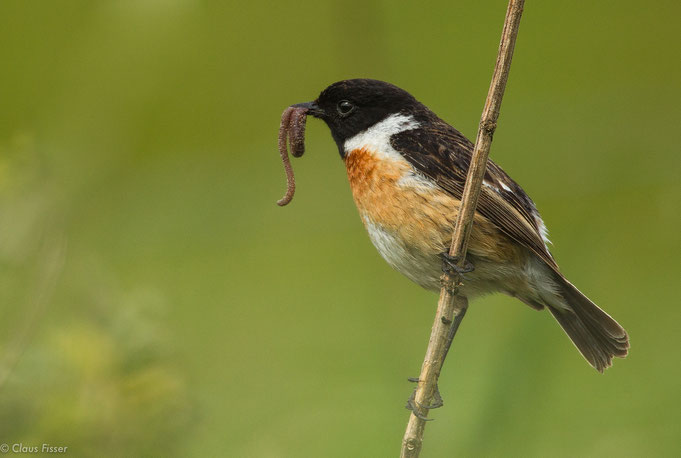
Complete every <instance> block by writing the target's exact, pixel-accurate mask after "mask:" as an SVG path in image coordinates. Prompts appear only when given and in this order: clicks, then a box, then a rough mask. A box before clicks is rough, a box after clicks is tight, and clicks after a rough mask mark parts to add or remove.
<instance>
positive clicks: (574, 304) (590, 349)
mask: <svg viewBox="0 0 681 458" xmlns="http://www.w3.org/2000/svg"><path fill="white" fill-rule="evenodd" d="M556 283H557V284H558V285H559V286H560V291H559V292H560V295H561V296H562V297H563V298H564V299H565V302H566V303H567V305H568V306H569V309H568V310H565V309H557V308H554V307H551V306H549V307H548V309H549V310H550V311H551V314H553V316H554V318H555V319H556V320H557V321H558V323H559V324H560V325H561V327H562V328H563V330H564V331H565V333H566V334H567V335H568V337H570V339H572V342H573V343H574V344H575V346H576V347H577V348H578V349H579V351H580V352H581V353H582V355H584V358H586V360H587V361H589V364H591V365H592V366H593V367H594V368H595V369H596V370H597V371H599V372H603V371H604V370H605V369H606V368H608V367H610V366H611V365H612V358H613V357H615V356H617V357H618V358H624V357H625V356H626V355H627V352H628V350H629V336H628V335H627V332H626V331H625V330H624V328H623V327H622V326H620V325H619V323H618V322H617V321H615V320H614V319H613V318H612V317H611V316H610V315H608V314H607V313H605V312H604V311H603V310H601V309H600V308H598V306H597V305H596V304H594V303H593V302H591V301H590V300H589V298H588V297H586V296H585V295H584V294H582V293H581V292H580V291H579V290H578V289H577V288H575V287H574V286H573V285H572V283H570V282H569V281H567V279H565V278H564V277H563V276H561V275H559V274H556Z"/></svg>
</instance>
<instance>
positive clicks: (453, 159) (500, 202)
mask: <svg viewBox="0 0 681 458" xmlns="http://www.w3.org/2000/svg"><path fill="white" fill-rule="evenodd" d="M391 144H392V146H393V148H395V149H396V150H397V151H399V152H400V154H401V155H402V156H403V157H404V158H405V159H406V160H407V161H408V162H409V163H410V164H411V165H412V167H414V169H415V170H416V171H417V172H418V173H421V174H423V175H424V176H426V177H428V178H430V179H431V180H432V181H434V182H435V183H437V184H438V185H439V186H440V187H441V188H442V189H444V190H445V191H446V192H448V193H450V194H451V195H452V196H454V197H455V198H457V199H461V196H462V194H463V188H464V184H465V182H466V173H467V172H468V166H469V164H470V160H471V155H472V152H473V144H472V143H471V142H470V141H469V140H468V139H467V138H466V137H464V136H463V135H462V134H461V133H460V132H458V131H457V130H456V129H454V128H453V127H451V126H450V125H448V124H446V123H444V122H439V123H432V124H430V126H429V127H428V128H418V129H413V130H409V131H405V132H401V133H399V134H395V135H393V136H392V138H391ZM476 210H477V211H478V212H479V213H480V214H482V215H483V216H485V217H486V218H487V219H488V220H490V221H491V222H492V223H494V224H495V225H496V226H497V227H498V228H499V229H501V231H502V232H503V233H505V234H506V235H508V236H509V237H511V238H512V239H513V240H515V241H516V242H518V243H520V244H521V245H523V246H525V247H527V248H528V249H530V250H531V251H532V252H534V253H535V254H536V255H537V256H539V258H541V259H542V260H543V261H544V262H546V264H548V265H549V266H550V267H551V268H552V269H554V270H556V271H558V266H557V264H556V262H555V261H554V260H553V257H552V256H551V253H550V252H549V250H548V248H547V247H546V238H545V237H546V234H545V231H546V230H545V228H544V223H543V222H542V220H541V217H540V216H539V213H538V212H537V209H536V208H535V206H534V203H533V202H532V200H531V199H530V198H529V196H528V195H527V194H526V193H525V191H523V189H522V188H521V187H520V186H519V185H518V184H517V183H516V182H515V181H513V179H511V177H509V176H508V175H507V174H506V172H504V171H503V170H502V169H501V167H499V166H498V165H496V164H495V163H494V162H492V161H488V162H487V170H486V172H485V180H484V183H483V187H482V190H481V192H480V197H479V199H478V205H477V209H476Z"/></svg>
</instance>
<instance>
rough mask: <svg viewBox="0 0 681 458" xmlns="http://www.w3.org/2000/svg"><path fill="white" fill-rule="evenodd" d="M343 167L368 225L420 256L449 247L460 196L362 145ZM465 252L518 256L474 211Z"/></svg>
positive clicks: (401, 162) (497, 258)
mask: <svg viewBox="0 0 681 458" xmlns="http://www.w3.org/2000/svg"><path fill="white" fill-rule="evenodd" d="M345 166H346V169H347V173H348V179H349V181H350V187H351V189H352V195H353V198H354V200H355V203H356V205H357V208H358V209H359V212H360V215H361V216H362V220H363V222H364V224H365V226H367V228H369V225H376V226H379V227H380V228H381V229H382V230H385V231H389V232H390V233H391V234H394V235H395V236H396V237H398V238H399V239H400V240H402V241H403V242H404V244H405V245H406V246H408V247H409V248H410V250H415V251H418V252H420V253H421V254H426V253H427V254H429V255H437V254H439V253H442V252H443V251H448V249H449V244H450V243H451V237H452V232H453V228H454V221H455V219H456V215H457V212H458V210H459V205H460V201H459V200H458V199H456V198H454V197H452V196H451V195H450V194H448V193H446V192H444V191H443V190H442V189H441V188H439V187H437V186H435V185H432V184H430V182H429V181H428V180H427V179H425V178H423V177H420V176H419V175H417V174H415V172H414V170H413V168H412V167H411V165H410V164H409V163H408V162H407V161H406V160H405V159H402V158H392V157H384V156H379V155H378V154H376V153H375V152H373V151H371V150H368V149H366V148H361V149H356V150H353V151H351V152H350V153H349V154H347V155H346V158H345ZM469 252H470V253H471V254H473V255H476V256H482V257H484V258H488V259H489V260H491V261H492V260H493V261H509V260H510V258H515V257H517V256H518V254H519V253H518V250H517V249H515V247H514V244H512V243H511V241H510V240H509V239H508V238H507V237H505V236H504V235H503V234H502V233H501V232H500V231H499V230H498V228H497V227H496V226H494V225H493V224H492V223H491V222H489V220H487V219H486V218H484V217H483V216H482V215H480V214H477V213H476V215H475V220H474V226H473V233H472V234H471V240H470V243H469Z"/></svg>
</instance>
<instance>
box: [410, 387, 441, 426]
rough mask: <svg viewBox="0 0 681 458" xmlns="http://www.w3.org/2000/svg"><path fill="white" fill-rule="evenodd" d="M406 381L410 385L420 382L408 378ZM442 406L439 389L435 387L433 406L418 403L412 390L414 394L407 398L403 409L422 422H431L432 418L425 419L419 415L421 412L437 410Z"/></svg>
mask: <svg viewBox="0 0 681 458" xmlns="http://www.w3.org/2000/svg"><path fill="white" fill-rule="evenodd" d="M407 380H409V381H410V382H412V383H418V382H419V381H420V380H419V379H418V377H409V378H408V379H407ZM443 405H444V401H442V396H440V389H439V388H438V387H437V385H436V386H435V393H433V404H432V405H423V404H421V403H420V402H418V401H417V400H416V388H414V392H413V393H412V394H411V396H409V399H407V405H405V406H404V407H405V408H406V409H408V410H411V411H412V413H413V414H414V415H415V416H416V417H417V418H420V419H421V420H423V421H433V418H426V417H425V416H423V415H421V411H423V410H431V409H437V408H440V407H442V406H443Z"/></svg>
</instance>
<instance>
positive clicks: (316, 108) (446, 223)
mask: <svg viewBox="0 0 681 458" xmlns="http://www.w3.org/2000/svg"><path fill="white" fill-rule="evenodd" d="M294 107H300V108H304V109H306V110H307V114H308V115H311V116H314V117H316V118H319V119H321V120H323V121H324V122H325V123H326V124H327V125H328V126H329V128H330V129H331V135H332V136H333V139H334V140H335V142H336V144H337V145H338V152H339V153H340V156H341V158H342V159H343V161H344V162H345V167H346V170H347V174H348V179H349V181H350V187H351V188H352V195H353V198H354V200H355V204H356V205H357V208H358V210H359V214H360V216H361V218H362V221H363V223H364V226H365V227H366V229H367V231H368V233H369V237H370V239H371V241H372V242H373V244H374V246H375V247H376V249H378V252H379V253H380V254H381V256H382V257H383V259H385V260H386V261H387V262H388V264H390V265H391V266H392V267H393V268H395V269H396V270H398V271H399V272H401V273H402V274H404V275H405V276H407V277H408V278H409V279H410V280H412V281H414V282H416V283H417V284H419V285H421V286H422V287H424V288H426V289H428V290H431V291H439V289H440V287H441V283H440V276H441V273H442V268H443V261H444V262H445V263H447V256H448V254H447V252H448V250H449V245H450V243H451V239H452V231H453V227H454V222H455V219H456V216H457V212H458V209H459V207H460V204H461V195H462V192H463V188H464V183H465V180H466V173H467V171H468V166H469V164H470V159H471V154H472V151H473V144H472V143H471V142H470V141H469V140H468V139H467V138H466V137H464V136H463V135H462V134H461V133H460V132H459V131H457V130H456V129H454V128H453V127H452V126H450V125H449V124H447V123H446V122H445V121H443V120H442V119H440V118H439V117H438V116H437V115H436V114H435V113H433V112H432V111H430V110H429V109H428V108H427V107H426V106H425V105H423V104H422V103H420V102H419V101H418V100H416V99H415V98H414V97H413V96H412V95H411V94H409V93H408V92H406V91H404V90H402V89H400V88H398V87H397V86H394V85H392V84H389V83H386V82H382V81H377V80H370V79H352V80H345V81H339V82H337V83H334V84H332V85H331V86H329V87H327V88H326V89H324V90H323V91H322V92H321V94H320V95H319V97H318V98H317V99H316V100H315V101H313V102H308V103H302V104H297V105H294ZM547 243H548V239H547V231H546V226H545V225H544V222H543V221H542V219H541V217H540V216H539V212H538V211H537V209H536V207H535V205H534V203H533V202H532V200H531V199H530V198H529V196H528V195H527V194H526V193H525V191H523V189H522V188H521V187H520V186H519V185H518V184H517V183H516V182H515V181H513V180H512V179H511V177H509V176H508V175H507V174H506V173H505V172H504V171H503V170H502V169H501V168H500V167H499V166H498V165H496V164H495V163H494V162H492V161H489V162H488V164H487V171H486V174H485V179H484V182H483V187H482V190H481V193H480V197H479V200H478V205H477V209H476V213H475V217H474V222H473V229H472V232H471V237H470V241H469V245H468V254H467V257H466V260H467V262H468V263H470V264H472V268H473V270H472V271H471V272H470V273H467V274H466V276H465V278H466V279H465V281H464V283H463V286H462V288H461V290H460V293H461V294H463V295H464V296H466V297H468V298H473V297H475V296H478V295H481V294H486V293H492V292H501V293H504V294H507V295H509V296H513V297H517V298H518V299H520V300H521V301H522V302H524V303H525V304H527V305H529V306H530V307H532V308H534V309H537V310H541V309H544V308H547V309H548V310H549V311H550V312H551V314H552V315H553V316H554V318H555V319H556V320H557V321H558V323H559V324H560V325H561V327H562V328H563V330H564V331H565V333H566V334H567V335H568V337H570V339H572V342H573V343H574V344H575V346H576V347H577V348H578V349H579V351H580V352H581V353H582V355H583V356H584V358H586V360H587V361H588V362H589V364H591V365H592V366H593V367H594V368H595V369H597V370H598V371H600V372H602V371H603V370H604V369H605V368H607V367H609V366H610V365H611V364H612V358H613V357H614V356H617V357H624V356H626V354H627V350H628V348H629V338H628V335H627V333H626V331H625V330H624V329H623V328H622V326H620V325H619V324H618V323H617V321H615V320H614V319H613V318H611V317H610V316H609V315H608V314H607V313H605V312H604V311H603V310H601V309H600V308H599V307H598V306H596V304H594V303H593V302H591V301H590V300H589V299H588V298H587V297H586V296H585V295H584V294H582V293H581V292H580V291H579V290H578V289H577V288H576V287H574V286H573V285H572V283H570V282H569V281H568V280H567V279H566V278H565V276H563V274H562V273H561V272H560V270H559V268H558V265H557V264H556V261H555V260H554V259H553V256H552V255H551V253H550V252H549V249H548V248H547ZM450 261H451V260H450Z"/></svg>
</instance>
